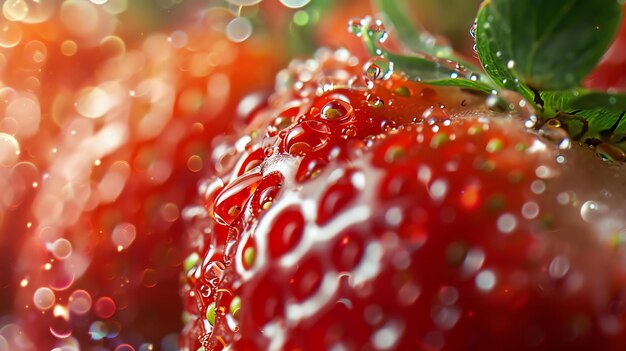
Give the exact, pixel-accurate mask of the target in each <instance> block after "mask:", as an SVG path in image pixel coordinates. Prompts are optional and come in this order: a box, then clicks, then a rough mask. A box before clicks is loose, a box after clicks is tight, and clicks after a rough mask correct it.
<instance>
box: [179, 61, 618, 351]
mask: <svg viewBox="0 0 626 351" xmlns="http://www.w3.org/2000/svg"><path fill="white" fill-rule="evenodd" d="M372 64H373V62H372V61H368V62H366V63H365V67H364V71H365V74H364V75H362V71H363V70H362V67H363V64H362V63H361V62H359V60H358V59H356V58H355V57H352V56H350V55H349V54H348V53H347V52H346V51H344V50H339V51H335V52H333V51H328V50H321V51H320V52H318V53H317V55H316V60H307V61H296V62H294V63H292V64H291V65H290V67H289V69H288V70H286V71H284V72H282V73H281V74H279V77H278V84H277V86H278V88H277V90H278V91H277V92H276V93H275V94H274V95H273V96H272V97H271V98H270V99H269V102H268V105H269V107H267V108H265V109H260V112H258V113H257V114H256V115H255V117H254V118H251V121H250V127H249V129H248V130H247V131H246V133H245V134H243V136H242V137H240V138H239V139H236V140H234V141H233V140H230V141H225V142H224V143H222V144H220V145H219V146H218V147H217V148H216V151H215V155H216V157H215V163H214V172H213V173H212V174H211V177H210V178H209V180H207V181H206V182H205V183H204V184H203V185H202V186H201V189H200V190H201V191H200V193H201V198H202V202H203V206H196V207H190V208H188V209H187V210H186V213H185V216H186V218H187V219H188V220H189V222H190V229H189V234H188V237H189V247H190V255H189V257H188V259H187V262H186V267H185V268H186V272H185V275H184V278H183V279H184V286H183V295H184V299H185V300H184V301H185V307H186V313H185V319H186V323H187V326H186V328H185V330H184V332H183V335H182V337H181V347H182V349H184V350H192V351H195V350H198V349H199V348H201V347H203V348H204V350H221V349H232V350H265V349H269V350H281V349H282V350H323V349H328V350H590V349H596V350H618V349H620V347H621V346H623V345H624V344H625V343H626V331H625V330H624V325H623V324H624V323H625V322H626V317H625V316H624V311H626V280H625V279H624V278H625V275H624V273H625V270H624V266H623V263H621V258H620V257H621V254H620V253H621V252H622V251H623V249H622V248H620V244H621V242H622V238H623V237H624V235H626V234H624V233H626V225H625V223H624V221H623V219H621V217H622V216H623V213H622V212H621V211H622V210H620V209H619V208H620V207H619V206H618V205H615V204H619V203H620V201H623V200H624V196H623V193H619V191H618V189H621V188H622V185H620V184H618V181H617V180H616V179H618V178H617V177H616V176H619V175H621V176H622V179H624V178H623V175H624V170H623V169H621V168H620V169H618V166H614V165H609V164H605V163H602V162H601V161H600V160H599V159H597V158H596V157H595V156H594V155H592V153H591V152H589V151H588V150H585V149H582V148H581V147H579V146H577V145H572V146H571V147H569V146H568V145H569V144H568V143H566V142H565V143H564V142H563V140H562V139H561V138H555V136H559V135H562V133H563V131H562V130H560V129H558V128H557V127H554V126H545V127H542V129H541V130H540V131H539V132H532V131H529V130H527V129H526V128H525V127H524V122H525V121H524V120H522V119H520V118H516V117H513V116H508V115H500V114H496V113H493V112H490V111H489V110H488V109H486V108H485V107H484V98H483V97H481V96H476V95H473V94H469V93H466V92H462V91H460V90H458V89H439V88H433V87H429V86H427V85H423V84H419V83H415V82H410V81H408V80H406V79H405V78H403V77H402V76H401V75H400V74H397V73H396V74H390V72H380V73H381V74H377V73H376V72H374V74H372V69H376V68H379V69H382V68H381V67H382V66H380V65H377V66H376V67H372ZM387 73H389V74H387ZM541 135H544V136H549V137H550V138H549V139H548V138H545V139H544V138H543V137H542V136H541ZM555 139H557V141H558V143H553V142H551V140H555ZM559 145H560V146H561V147H559Z"/></svg>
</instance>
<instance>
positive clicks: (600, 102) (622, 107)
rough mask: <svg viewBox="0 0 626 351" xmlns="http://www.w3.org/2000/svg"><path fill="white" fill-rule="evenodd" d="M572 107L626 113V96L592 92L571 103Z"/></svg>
mask: <svg viewBox="0 0 626 351" xmlns="http://www.w3.org/2000/svg"><path fill="white" fill-rule="evenodd" d="M570 105H571V106H572V107H573V108H575V109H579V110H588V109H593V108H603V109H605V110H607V111H613V112H623V111H626V95H623V94H608V93H602V92H591V93H588V94H584V95H581V96H579V97H577V98H576V99H573V100H572V101H571V102H570Z"/></svg>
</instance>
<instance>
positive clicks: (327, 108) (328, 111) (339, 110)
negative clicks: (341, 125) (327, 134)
mask: <svg viewBox="0 0 626 351" xmlns="http://www.w3.org/2000/svg"><path fill="white" fill-rule="evenodd" d="M352 112H353V109H352V106H351V105H350V104H349V103H347V102H345V101H343V100H338V99H335V100H331V101H330V102H327V103H326V104H325V105H324V107H322V113H321V114H320V117H322V118H324V119H327V120H330V121H340V122H343V121H345V120H346V119H348V118H350V116H351V115H352Z"/></svg>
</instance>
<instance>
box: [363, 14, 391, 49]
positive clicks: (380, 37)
mask: <svg viewBox="0 0 626 351" xmlns="http://www.w3.org/2000/svg"><path fill="white" fill-rule="evenodd" d="M367 34H369V36H370V37H371V38H372V39H373V40H375V41H377V42H379V43H383V42H385V40H387V37H388V35H387V31H386V30H385V26H384V25H383V22H382V21H381V20H378V19H377V20H375V21H374V22H370V23H369V24H368V28H367Z"/></svg>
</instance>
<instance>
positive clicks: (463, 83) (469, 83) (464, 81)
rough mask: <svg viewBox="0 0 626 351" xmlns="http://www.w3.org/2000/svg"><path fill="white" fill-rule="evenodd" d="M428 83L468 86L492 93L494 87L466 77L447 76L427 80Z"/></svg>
mask: <svg viewBox="0 0 626 351" xmlns="http://www.w3.org/2000/svg"><path fill="white" fill-rule="evenodd" d="M426 83H427V84H430V85H437V86H448V87H459V88H467V89H473V90H478V91H482V92H484V93H487V94H490V93H492V92H493V90H494V89H493V87H491V86H489V85H487V84H485V83H482V82H480V81H475V80H470V79H464V78H446V79H439V80H431V81H427V82H426Z"/></svg>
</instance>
